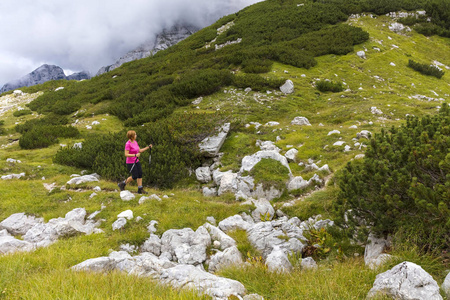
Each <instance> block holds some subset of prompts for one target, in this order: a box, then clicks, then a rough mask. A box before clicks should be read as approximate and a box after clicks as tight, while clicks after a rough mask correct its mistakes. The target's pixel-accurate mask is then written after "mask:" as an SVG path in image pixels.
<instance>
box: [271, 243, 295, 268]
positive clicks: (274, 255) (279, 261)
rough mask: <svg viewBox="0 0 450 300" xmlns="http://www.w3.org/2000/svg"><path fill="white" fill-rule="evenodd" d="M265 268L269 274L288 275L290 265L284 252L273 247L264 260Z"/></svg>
mask: <svg viewBox="0 0 450 300" xmlns="http://www.w3.org/2000/svg"><path fill="white" fill-rule="evenodd" d="M266 266H267V269H268V270H269V271H270V272H277V273H289V272H290V271H291V270H292V264H291V262H290V261H289V259H288V257H287V254H286V252H285V251H283V250H281V249H280V248H279V247H278V246H275V247H274V249H273V250H272V252H271V253H270V254H269V255H268V256H267V258H266Z"/></svg>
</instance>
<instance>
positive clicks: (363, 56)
mask: <svg viewBox="0 0 450 300" xmlns="http://www.w3.org/2000/svg"><path fill="white" fill-rule="evenodd" d="M356 55H358V57H359V58H363V59H365V58H366V52H364V51H362V50H361V51H358V52H356Z"/></svg>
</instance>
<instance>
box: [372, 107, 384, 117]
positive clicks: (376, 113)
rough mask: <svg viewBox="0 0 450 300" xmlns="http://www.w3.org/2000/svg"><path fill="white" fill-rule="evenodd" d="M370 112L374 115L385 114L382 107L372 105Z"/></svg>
mask: <svg viewBox="0 0 450 300" xmlns="http://www.w3.org/2000/svg"><path fill="white" fill-rule="evenodd" d="M370 112H371V113H372V114H374V115H382V114H383V112H382V111H381V110H380V109H377V107H376V106H372V107H371V108H370Z"/></svg>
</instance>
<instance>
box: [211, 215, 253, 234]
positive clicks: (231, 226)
mask: <svg viewBox="0 0 450 300" xmlns="http://www.w3.org/2000/svg"><path fill="white" fill-rule="evenodd" d="M251 226H252V224H250V223H249V222H247V221H244V219H243V218H242V217H241V216H240V215H234V216H231V217H228V218H226V219H223V220H222V221H220V222H219V228H220V229H221V230H222V231H224V232H228V231H232V230H238V229H239V230H247V229H249V228H250V227H251Z"/></svg>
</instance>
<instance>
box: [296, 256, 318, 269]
mask: <svg viewBox="0 0 450 300" xmlns="http://www.w3.org/2000/svg"><path fill="white" fill-rule="evenodd" d="M300 266H301V267H302V269H317V263H316V261H315V260H314V259H313V258H312V257H305V258H303V259H302V262H301V263H300Z"/></svg>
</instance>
